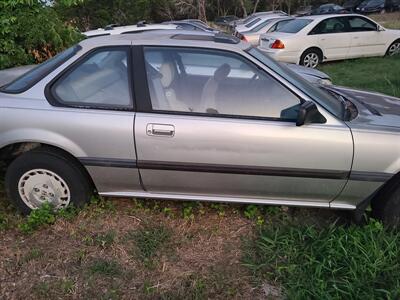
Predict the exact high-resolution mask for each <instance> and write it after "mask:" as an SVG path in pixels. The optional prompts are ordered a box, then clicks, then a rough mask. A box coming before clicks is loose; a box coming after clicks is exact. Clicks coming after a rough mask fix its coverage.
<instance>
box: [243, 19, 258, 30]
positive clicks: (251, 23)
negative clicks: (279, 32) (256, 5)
mask: <svg viewBox="0 0 400 300" xmlns="http://www.w3.org/2000/svg"><path fill="white" fill-rule="evenodd" d="M260 20H261V18H257V19H255V20H253V21H251V22H249V23H247V24H246V25H244V26H246V27H247V28H250V27H251V26H253V25H255V24H256V23H257V22H259V21H260Z"/></svg>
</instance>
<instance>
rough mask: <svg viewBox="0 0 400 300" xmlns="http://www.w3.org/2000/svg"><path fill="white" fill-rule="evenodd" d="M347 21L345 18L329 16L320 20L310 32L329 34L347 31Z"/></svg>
mask: <svg viewBox="0 0 400 300" xmlns="http://www.w3.org/2000/svg"><path fill="white" fill-rule="evenodd" d="M348 27H349V26H348V23H347V20H346V18H343V17H342V18H330V19H326V20H323V21H321V22H320V23H319V24H318V25H317V26H315V28H314V29H313V30H312V31H311V32H310V34H329V33H343V32H348V31H349V29H348Z"/></svg>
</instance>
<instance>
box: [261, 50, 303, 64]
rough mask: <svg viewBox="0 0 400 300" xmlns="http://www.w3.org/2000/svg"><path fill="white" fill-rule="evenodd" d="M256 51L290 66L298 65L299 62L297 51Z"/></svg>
mask: <svg viewBox="0 0 400 300" xmlns="http://www.w3.org/2000/svg"><path fill="white" fill-rule="evenodd" d="M258 49H259V50H261V51H262V52H264V53H266V54H268V55H269V56H270V57H272V58H273V59H275V60H277V61H281V62H287V63H292V64H298V63H299V61H300V54H299V53H298V52H297V51H288V50H285V49H265V48H261V47H258Z"/></svg>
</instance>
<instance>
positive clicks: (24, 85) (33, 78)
mask: <svg viewBox="0 0 400 300" xmlns="http://www.w3.org/2000/svg"><path fill="white" fill-rule="evenodd" d="M80 49H81V47H80V46H74V47H71V48H69V49H67V50H65V51H63V52H61V53H60V54H58V55H56V56H54V57H53V58H50V59H48V60H46V61H45V62H43V63H41V64H40V65H38V66H37V67H35V68H34V69H32V70H30V71H28V72H27V73H25V74H23V75H21V76H20V77H18V78H17V79H16V80H14V81H13V82H11V83H9V84H8V85H6V86H4V87H2V88H1V89H0V90H1V91H2V92H4V93H18V92H23V91H24V90H27V89H28V88H30V87H32V86H33V85H34V84H35V83H36V82H38V81H39V80H41V79H42V78H43V77H45V76H47V75H48V74H50V72H52V71H53V70H55V69H56V68H57V67H59V66H60V65H61V64H63V63H64V62H66V61H67V60H68V59H70V58H71V57H72V56H74V55H75V54H76V53H77V52H78V51H79V50H80Z"/></svg>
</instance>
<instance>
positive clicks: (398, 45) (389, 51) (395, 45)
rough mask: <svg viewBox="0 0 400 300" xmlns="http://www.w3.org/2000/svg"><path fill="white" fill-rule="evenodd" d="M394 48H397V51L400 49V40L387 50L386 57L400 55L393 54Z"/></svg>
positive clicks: (398, 53) (399, 53)
mask: <svg viewBox="0 0 400 300" xmlns="http://www.w3.org/2000/svg"><path fill="white" fill-rule="evenodd" d="M392 47H397V49H400V48H398V47H400V39H399V40H396V41H394V42H393V43H391V44H390V46H389V48H388V49H387V50H386V56H393V55H400V52H397V53H391V50H392Z"/></svg>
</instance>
